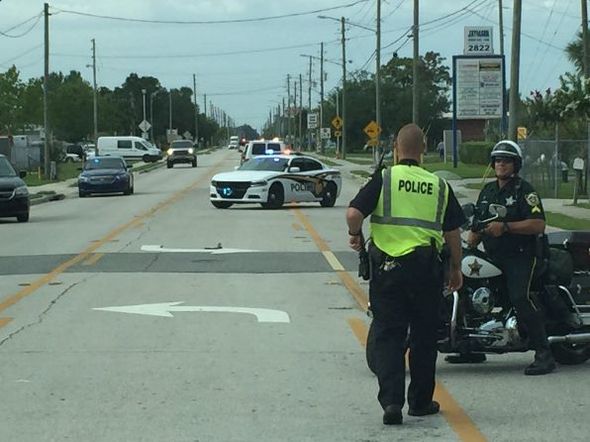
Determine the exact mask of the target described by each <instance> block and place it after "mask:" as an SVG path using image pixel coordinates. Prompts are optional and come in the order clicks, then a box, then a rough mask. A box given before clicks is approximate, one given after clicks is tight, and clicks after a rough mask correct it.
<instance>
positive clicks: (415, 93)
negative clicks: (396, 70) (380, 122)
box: [412, 0, 420, 124]
mask: <svg viewBox="0 0 590 442" xmlns="http://www.w3.org/2000/svg"><path fill="white" fill-rule="evenodd" d="M419 18H420V14H419V0H414V26H413V27H412V38H413V39H414V60H413V62H412V122H413V123H414V124H419V123H418V122H419V117H420V109H419V107H418V106H419V100H418V99H419V98H420V85H419V81H418V63H419V61H420V58H419V57H420V55H419V53H420V51H419V41H418V23H419Z"/></svg>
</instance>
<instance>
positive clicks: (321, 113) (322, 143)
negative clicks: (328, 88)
mask: <svg viewBox="0 0 590 442" xmlns="http://www.w3.org/2000/svg"><path fill="white" fill-rule="evenodd" d="M320 127H324V42H321V43H320ZM320 143H321V144H320V152H321V153H324V140H323V139H322V140H320Z"/></svg>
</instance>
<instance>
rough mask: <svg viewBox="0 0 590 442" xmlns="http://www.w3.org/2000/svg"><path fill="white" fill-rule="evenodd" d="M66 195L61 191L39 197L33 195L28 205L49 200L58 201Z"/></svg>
mask: <svg viewBox="0 0 590 442" xmlns="http://www.w3.org/2000/svg"><path fill="white" fill-rule="evenodd" d="M33 195H39V194H38V193H34V194H32V195H31V196H33ZM65 198H66V196H65V194H63V193H52V194H44V195H43V196H41V197H36V198H35V197H33V198H31V199H30V205H31V206H36V205H37V204H43V203H48V202H49V201H60V200H63V199H65Z"/></svg>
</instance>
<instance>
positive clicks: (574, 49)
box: [565, 31, 584, 74]
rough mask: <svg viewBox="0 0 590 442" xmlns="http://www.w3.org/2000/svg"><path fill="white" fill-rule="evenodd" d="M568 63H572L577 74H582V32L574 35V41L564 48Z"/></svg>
mask: <svg viewBox="0 0 590 442" xmlns="http://www.w3.org/2000/svg"><path fill="white" fill-rule="evenodd" d="M565 52H566V54H567V58H568V60H569V61H571V62H572V63H573V65H574V66H575V67H576V70H577V71H578V73H579V74H581V73H583V72H584V44H583V42H582V31H579V32H578V33H577V35H576V39H575V40H574V41H572V42H570V43H568V45H567V46H566V47H565Z"/></svg>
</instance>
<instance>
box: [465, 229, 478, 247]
mask: <svg viewBox="0 0 590 442" xmlns="http://www.w3.org/2000/svg"><path fill="white" fill-rule="evenodd" d="M480 241H481V235H480V234H479V233H475V232H469V233H468V235H467V245H468V246H469V247H470V248H472V249H475V248H476V247H477V245H478V244H479V242H480Z"/></svg>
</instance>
